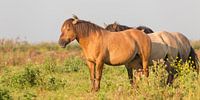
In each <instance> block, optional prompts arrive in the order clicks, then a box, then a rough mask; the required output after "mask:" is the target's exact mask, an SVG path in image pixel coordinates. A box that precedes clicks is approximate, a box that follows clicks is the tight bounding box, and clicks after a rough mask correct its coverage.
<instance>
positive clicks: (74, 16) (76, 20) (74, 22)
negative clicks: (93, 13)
mask: <svg viewBox="0 0 200 100" xmlns="http://www.w3.org/2000/svg"><path fill="white" fill-rule="evenodd" d="M73 19H74V20H73V22H72V24H74V25H75V24H76V23H77V22H78V20H79V19H78V17H77V16H76V15H73Z"/></svg>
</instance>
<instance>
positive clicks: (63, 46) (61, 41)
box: [58, 39, 70, 48]
mask: <svg viewBox="0 0 200 100" xmlns="http://www.w3.org/2000/svg"><path fill="white" fill-rule="evenodd" d="M58 43H59V45H60V46H61V47H62V48H65V47H66V45H67V44H69V43H70V40H69V39H67V40H62V39H60V40H59V42H58Z"/></svg>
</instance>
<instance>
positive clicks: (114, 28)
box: [105, 23, 153, 34]
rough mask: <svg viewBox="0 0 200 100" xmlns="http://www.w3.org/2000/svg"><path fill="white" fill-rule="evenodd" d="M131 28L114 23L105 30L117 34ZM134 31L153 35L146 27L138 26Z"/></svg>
mask: <svg viewBox="0 0 200 100" xmlns="http://www.w3.org/2000/svg"><path fill="white" fill-rule="evenodd" d="M131 28H133V27H129V26H126V25H120V24H116V23H115V24H109V25H108V26H107V27H106V28H105V29H106V30H109V31H115V32H119V31H124V30H127V29H131ZM136 29H138V30H143V31H144V32H145V33H147V34H148V33H153V30H152V29H150V28H149V27H146V26H138V27H136Z"/></svg>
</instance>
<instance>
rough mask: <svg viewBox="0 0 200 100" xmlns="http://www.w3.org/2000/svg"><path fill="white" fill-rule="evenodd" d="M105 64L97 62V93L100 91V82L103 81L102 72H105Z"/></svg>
mask: <svg viewBox="0 0 200 100" xmlns="http://www.w3.org/2000/svg"><path fill="white" fill-rule="evenodd" d="M103 64H104V63H103V62H102V61H98V62H96V66H95V67H96V68H95V69H96V70H95V76H96V79H95V91H96V92H97V91H98V90H99V89H100V81H101V76H102V71H103Z"/></svg>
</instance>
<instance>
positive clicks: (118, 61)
mask: <svg viewBox="0 0 200 100" xmlns="http://www.w3.org/2000/svg"><path fill="white" fill-rule="evenodd" d="M135 55H136V52H135V51H134V50H128V49H126V50H124V51H121V50H119V51H116V52H110V53H109V55H108V56H107V59H106V61H105V63H106V64H108V65H123V64H126V63H128V62H130V60H132V59H133V58H134V57H135Z"/></svg>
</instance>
